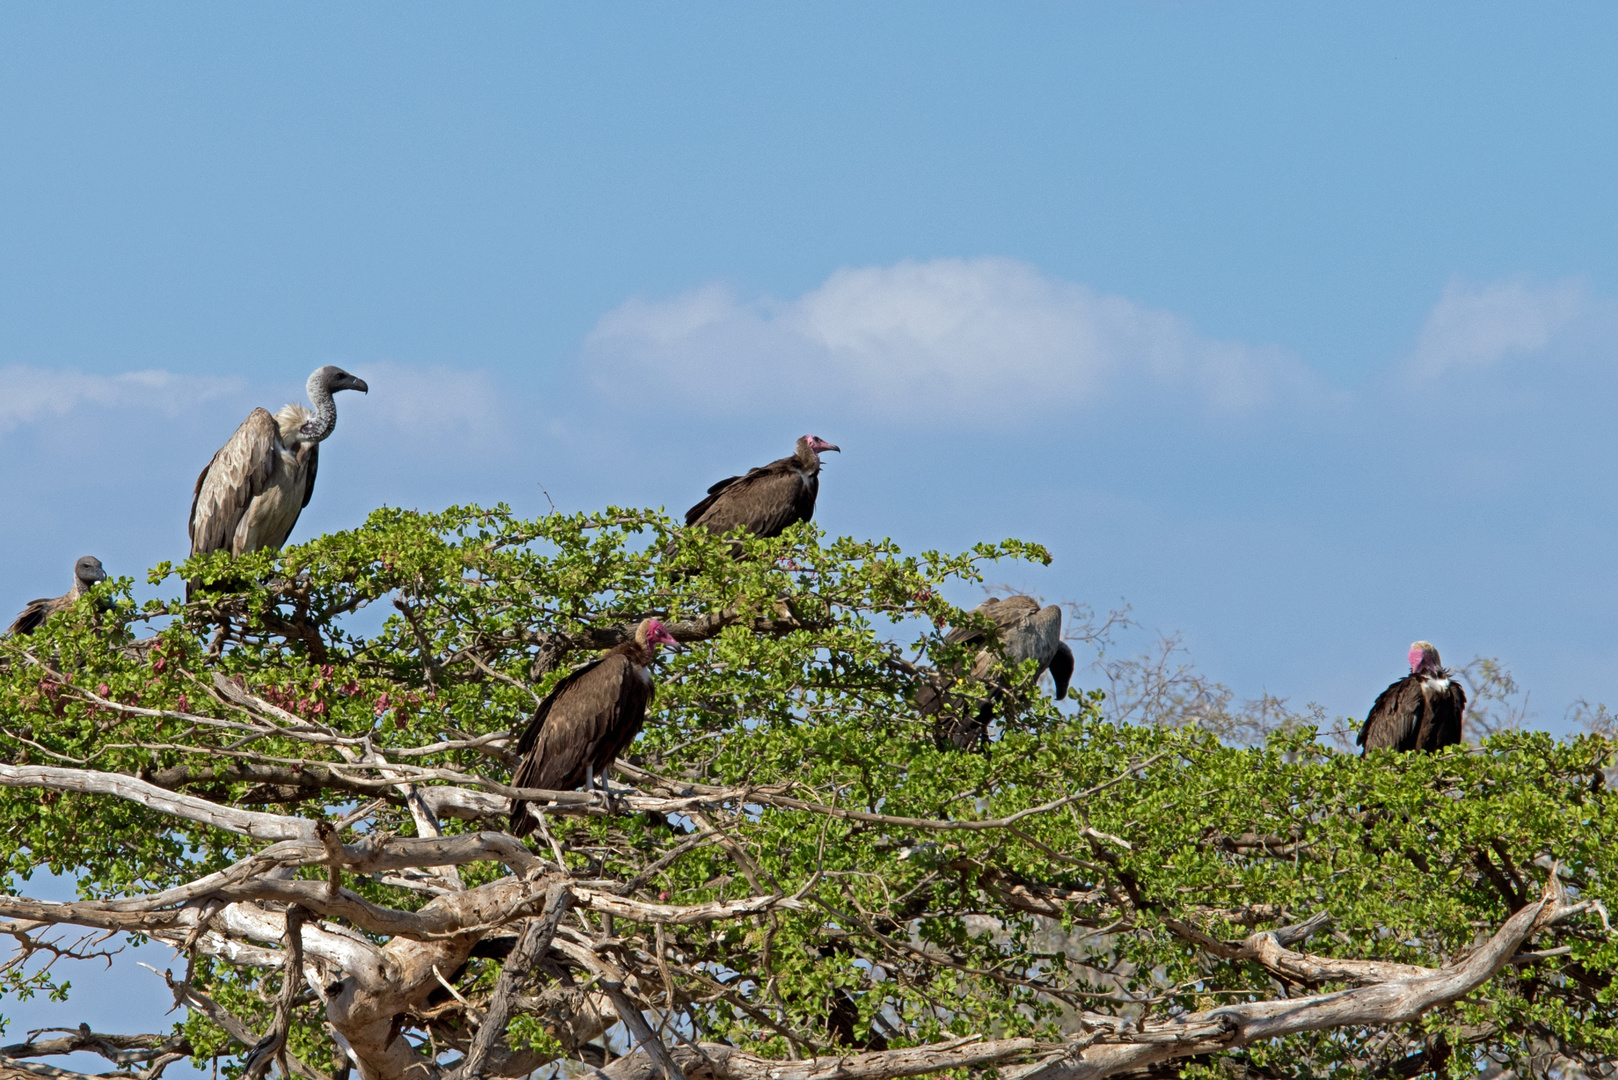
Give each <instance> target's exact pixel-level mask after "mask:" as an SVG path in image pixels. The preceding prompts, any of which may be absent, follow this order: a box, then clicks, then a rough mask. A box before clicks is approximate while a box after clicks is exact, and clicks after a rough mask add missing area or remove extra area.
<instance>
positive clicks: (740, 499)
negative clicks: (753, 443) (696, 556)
mask: <svg viewBox="0 0 1618 1080" xmlns="http://www.w3.org/2000/svg"><path fill="white" fill-rule="evenodd" d="M835 449H836V447H834V446H832V445H831V444H830V443H826V442H823V441H822V440H820V439H819V438H818V437H817V436H811V435H805V436H804V437H803V438H801V439H799V440H798V445H797V448H796V450H794V452H793V453H792V455H791V456H790V457H784V458H781V459H779V460H777V461H772V462H770V463H769V464H768V465H761V466H759V467H758V468H756V469H750V470H748V471H747V473H745V474H744V475H742V476H730V477H726V478H725V479H723V480H721V481H719V482H718V483H717V484H714V485H713V486H712V487H710V488H709V489H708V497H707V498H705V499H703V500H702V501H701V502H699V503H697V505H695V506H693V507H692V508H691V509H690V510H687V511H686V513H685V523H686V525H687V526H701V527H702V528H705V529H708V530H709V531H711V532H716V533H726V532H730V531H731V530H732V529H735V528H737V527H738V526H739V527H742V528H745V529H746V530H747V531H748V532H750V533H752V534H753V535H754V536H766V537H768V536H780V535H781V533H783V532H785V531H786V529H787V528H788V527H789V526H792V525H796V524H797V523H798V522H800V521H808V520H810V519H811V518H813V517H814V515H815V499H816V497H817V496H818V495H819V493H820V454H819V451H820V450H835Z"/></svg>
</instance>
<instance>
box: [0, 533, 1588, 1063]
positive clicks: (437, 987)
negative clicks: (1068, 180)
mask: <svg viewBox="0 0 1618 1080" xmlns="http://www.w3.org/2000/svg"><path fill="white" fill-rule="evenodd" d="M733 542H735V538H732V539H730V540H726V539H724V538H719V537H711V536H709V535H708V534H706V533H704V532H702V531H700V530H692V531H686V530H683V529H679V528H677V527H676V526H675V523H673V522H672V521H671V520H670V519H668V518H667V517H666V516H664V515H662V514H660V513H655V512H649V511H642V510H627V509H626V510H620V509H608V510H607V511H605V512H603V513H595V514H572V515H569V514H551V515H549V516H546V517H542V518H539V519H536V520H522V519H519V518H517V517H515V516H513V515H512V514H511V513H510V512H509V511H507V510H506V509H505V508H503V507H499V508H495V509H492V510H485V509H480V508H477V507H458V508H452V509H450V510H447V511H445V512H443V513H438V514H422V513H416V512H409V511H403V510H393V509H384V510H379V511H377V512H375V513H373V514H372V515H371V516H370V518H369V519H368V520H367V522H366V523H365V524H364V525H363V526H362V527H360V528H358V529H355V530H352V531H349V532H343V533H337V534H333V535H328V536H322V537H319V538H317V539H314V540H312V541H310V542H308V543H306V544H301V545H297V546H294V547H289V548H286V549H285V550H284V551H282V552H280V553H278V554H276V553H258V554H254V555H250V556H246V557H243V558H240V559H236V560H231V559H229V558H228V557H227V556H224V555H211V556H200V557H198V558H195V559H193V560H191V561H190V562H189V563H187V564H185V565H184V566H179V567H176V566H170V565H167V564H165V565H164V566H160V567H158V568H157V569H156V570H154V571H153V572H152V574H151V581H152V583H153V584H155V585H159V586H161V587H163V588H166V589H168V590H170V591H172V592H174V593H176V594H177V593H179V592H181V591H183V583H184V581H185V580H187V579H197V580H200V581H202V582H203V583H204V584H205V585H206V588H204V589H203V590H200V591H198V592H197V593H196V596H195V599H194V601H193V602H192V603H190V604H189V605H187V604H185V603H183V602H182V601H180V600H177V599H175V600H154V601H149V602H146V603H137V602H136V601H135V600H134V599H133V598H132V585H133V583H132V582H131V581H130V580H129V579H122V580H118V581H114V582H109V583H106V584H104V585H102V586H98V587H97V589H96V590H95V592H94V593H93V594H92V595H91V596H90V597H87V598H86V599H85V600H83V601H81V602H80V603H79V605H78V606H77V608H76V609H75V610H73V611H71V612H67V613H63V614H62V615H59V616H57V617H55V618H54V619H52V620H51V621H50V622H48V623H47V624H46V626H45V628H44V629H42V630H41V631H39V632H38V633H36V634H34V635H33V636H31V637H25V638H13V639H5V640H3V641H0V748H3V762H4V763H3V764H0V785H3V786H0V820H3V822H4V830H3V834H0V835H3V839H0V856H3V858H4V860H5V870H6V874H7V882H6V890H5V891H6V893H8V894H9V895H7V896H4V897H0V909H3V910H0V917H3V918H5V919H7V920H9V921H8V922H7V923H6V924H5V926H4V929H5V931H6V932H7V933H8V934H10V935H11V936H12V937H13V938H14V939H15V940H16V941H17V942H18V945H19V949H18V952H17V954H16V955H15V956H14V957H13V959H12V960H11V962H10V963H9V965H8V966H7V967H5V969H4V972H3V976H0V977H3V983H0V992H3V993H5V994H8V995H28V994H33V993H46V992H56V993H65V992H66V991H65V987H66V982H65V981H64V980H66V979H67V978H70V977H71V976H72V975H73V974H74V972H73V966H74V962H75V960H76V959H82V958H93V957H94V956H95V955H97V954H98V953H100V952H103V951H105V949H106V948H108V947H109V946H108V945H107V944H106V943H104V942H99V941H97V940H96V939H95V938H94V937H89V938H81V937H80V936H79V934H77V933H76V932H74V931H73V930H72V928H75V927H77V928H85V929H88V930H100V931H112V932H115V933H118V934H126V935H133V936H134V937H135V938H136V939H137V940H144V939H151V940H155V941H159V942H163V943H165V944H168V945H171V946H173V947H174V949H175V950H176V960H175V963H174V965H173V966H172V967H171V968H170V970H169V972H168V974H167V976H166V982H167V986H166V987H165V988H164V992H165V993H172V995H173V997H174V1000H175V1001H176V1003H177V1004H180V1005H183V1006H185V1012H184V1015H185V1017H186V1019H185V1020H184V1021H183V1022H182V1023H180V1024H178V1025H177V1026H176V1027H175V1029H174V1030H172V1031H168V1032H152V1033H139V1034H127V1033H126V1034H116V1033H105V1034H101V1033H93V1032H89V1031H88V1029H85V1030H84V1031H82V1032H77V1033H74V1032H70V1033H67V1034H66V1035H64V1036H63V1037H62V1038H57V1039H47V1038H35V1039H32V1040H30V1041H27V1042H23V1043H18V1044H15V1045H12V1046H8V1047H4V1048H0V1059H3V1060H0V1065H3V1066H5V1067H6V1068H11V1069H16V1070H23V1071H28V1070H34V1072H33V1075H50V1076H65V1077H72V1076H75V1075H76V1074H68V1073H63V1072H61V1071H60V1070H56V1071H50V1070H48V1069H47V1070H46V1071H44V1072H40V1071H39V1070H41V1069H45V1067H44V1066H38V1065H32V1064H28V1063H27V1061H28V1059H32V1058H36V1057H44V1056H48V1055H50V1054H54V1053H65V1052H67V1051H69V1050H73V1049H86V1048H88V1049H96V1050H98V1051H99V1052H102V1053H104V1054H106V1055H107V1056H109V1057H110V1058H112V1060H113V1061H114V1062H115V1064H116V1065H117V1066H118V1067H119V1068H120V1069H121V1070H122V1072H123V1073H126V1074H128V1075H138V1076H142V1077H146V1078H149V1080H155V1077H156V1076H157V1075H158V1074H160V1073H161V1072H162V1070H163V1069H164V1068H165V1067H167V1066H168V1065H169V1064H171V1063H173V1062H174V1061H178V1060H182V1059H185V1058H191V1059H194V1060H195V1061H196V1062H198V1063H199V1064H203V1063H207V1062H209V1061H212V1062H215V1063H217V1064H218V1065H219V1067H220V1068H222V1069H223V1070H224V1071H225V1073H226V1075H227V1076H236V1075H240V1074H243V1073H246V1074H249V1075H252V1076H260V1075H263V1074H264V1073H265V1071H267V1070H268V1069H270V1068H272V1067H279V1068H282V1069H285V1070H289V1071H290V1072H292V1073H295V1074H297V1075H299V1076H301V1077H305V1078H306V1080H328V1078H332V1077H334V1076H340V1075H342V1074H346V1073H348V1072H349V1071H350V1070H354V1069H357V1070H358V1071H359V1074H360V1075H361V1076H362V1077H365V1078H366V1080H404V1078H406V1077H409V1078H412V1080H437V1078H439V1077H445V1078H454V1080H462V1078H469V1077H472V1076H520V1075H525V1074H527V1073H529V1072H532V1071H534V1070H535V1069H540V1068H543V1067H547V1066H550V1065H551V1064H552V1063H557V1062H561V1063H564V1065H566V1063H573V1064H572V1065H566V1067H568V1068H583V1067H586V1066H589V1067H595V1068H600V1069H604V1070H605V1071H606V1072H607V1074H608V1075H609V1077H611V1080H631V1078H634V1080H640V1078H642V1077H644V1078H647V1080H649V1078H650V1077H652V1076H654V1075H663V1076H666V1077H668V1078H669V1080H678V1078H680V1077H684V1078H686V1080H703V1078H713V1080H764V1078H765V1077H770V1078H800V1077H801V1078H802V1080H811V1078H821V1077H825V1078H831V1077H834V1076H839V1075H842V1076H846V1077H850V1078H854V1077H858V1078H865V1080H887V1078H889V1077H899V1076H910V1075H918V1074H922V1073H929V1072H939V1071H951V1072H954V1073H957V1074H960V1075H966V1074H985V1075H989V1074H993V1075H996V1076H998V1077H1004V1078H1016V1080H1031V1078H1035V1077H1037V1078H1039V1080H1078V1078H1080V1077H1100V1076H1108V1075H1132V1076H1148V1075H1152V1076H1155V1075H1165V1076H1167V1075H1187V1076H1215V1075H1218V1076H1225V1075H1229V1076H1296V1075H1319V1076H1345V1077H1346V1076H1413V1075H1417V1074H1420V1073H1423V1072H1429V1071H1433V1070H1437V1069H1443V1068H1447V1069H1449V1070H1450V1071H1452V1072H1455V1071H1459V1072H1465V1071H1468V1070H1472V1069H1475V1068H1481V1067H1484V1066H1486V1065H1488V1064H1489V1063H1491V1062H1493V1063H1498V1064H1507V1065H1511V1066H1513V1067H1518V1068H1529V1067H1535V1068H1546V1067H1549V1066H1548V1064H1547V1063H1554V1062H1558V1061H1559V1062H1561V1063H1562V1067H1563V1068H1568V1067H1571V1066H1572V1063H1579V1064H1580V1067H1584V1068H1586V1069H1588V1070H1589V1071H1590V1073H1591V1074H1592V1075H1609V1074H1610V1073H1611V1072H1612V1070H1613V1067H1614V1062H1615V1060H1618V1028H1615V1023H1618V1000H1615V999H1618V990H1615V989H1614V987H1613V985H1612V974H1611V973H1612V972H1613V971H1614V970H1618V945H1615V944H1614V942H1613V939H1612V937H1611V935H1610V934H1609V932H1608V927H1607V925H1606V915H1605V907H1604V906H1603V905H1604V904H1611V903H1612V902H1613V901H1614V899H1615V894H1614V888H1615V885H1614V882H1615V881H1618V845H1615V843H1614V840H1615V838H1618V835H1615V834H1618V803H1615V801H1614V797H1613V795H1612V793H1611V790H1610V789H1609V787H1608V786H1607V783H1606V780H1607V777H1608V776H1609V775H1610V774H1609V771H1608V770H1609V769H1610V768H1611V766H1612V764H1613V760H1614V759H1613V752H1614V747H1613V744H1612V742H1611V740H1609V739H1605V738H1600V737H1596V736H1587V737H1582V738H1578V739H1572V740H1566V741H1556V740H1553V739H1551V738H1550V737H1548V736H1547V735H1544V734H1542V733H1522V732H1510V733H1504V734H1501V735H1498V736H1495V737H1493V738H1491V739H1489V740H1488V741H1487V742H1486V743H1485V744H1484V745H1483V746H1482V747H1480V748H1466V747H1456V748H1452V749H1450V750H1447V751H1445V752H1443V753H1439V754H1409V755H1402V756H1400V755H1390V754H1386V753H1377V754H1373V755H1372V756H1370V757H1369V758H1365V759H1362V758H1359V757H1355V756H1352V755H1348V754H1345V753H1342V752H1340V751H1338V750H1336V749H1333V748H1330V747H1327V746H1324V745H1322V744H1321V743H1320V742H1318V741H1317V740H1316V738H1315V732H1314V730H1313V729H1310V728H1293V729H1288V730H1285V731H1282V732H1279V733H1276V734H1275V735H1273V736H1272V737H1271V738H1270V740H1269V741H1268V742H1267V743H1266V744H1265V745H1263V746H1259V747H1238V746H1231V745H1229V744H1227V743H1225V742H1223V741H1221V740H1220V739H1219V738H1217V737H1216V736H1215V735H1214V734H1213V733H1210V732H1209V731H1206V730H1202V729H1199V728H1197V727H1194V726H1191V727H1180V728H1163V727H1155V726H1135V725H1129V724H1119V723H1114V722H1112V721H1110V720H1108V719H1107V718H1105V717H1104V715H1103V712H1102V695H1101V694H1100V693H1099V692H1098V691H1092V692H1089V693H1084V692H1080V691H1075V692H1074V693H1073V694H1072V696H1071V697H1072V699H1071V700H1070V701H1068V702H1066V703H1065V704H1063V705H1061V706H1059V705H1058V704H1057V703H1055V702H1053V701H1051V700H1050V699H1049V698H1048V697H1046V696H1044V695H1043V694H1042V693H1040V691H1039V689H1038V687H1037V685H1036V681H1035V665H1034V664H1033V663H1032V662H1030V663H1027V664H1025V665H1023V666H1022V667H1021V668H1018V667H1017V666H1016V665H1015V664H1010V663H1007V664H1005V665H1003V666H1002V668H1001V670H1000V671H999V673H998V676H997V679H996V681H995V685H994V686H992V687H991V686H987V685H969V684H964V683H963V684H957V685H956V687H955V693H956V694H958V695H960V696H961V697H962V698H963V699H964V700H966V701H967V702H969V703H970V702H972V701H974V700H978V699H982V698H984V697H985V696H987V695H990V694H994V695H995V708H996V710H997V711H996V715H997V717H998V721H997V733H996V736H995V738H994V740H993V742H992V743H991V745H990V747H989V749H988V751H987V752H986V753H982V754H977V753H963V752H958V751H951V752H946V751H941V750H940V749H938V748H937V747H936V746H935V744H934V741H933V738H932V725H931V723H930V722H928V721H926V720H924V719H922V718H921V717H919V716H918V715H917V710H916V707H915V704H914V698H915V694H916V692H917V690H918V689H919V688H921V687H922V686H923V685H925V684H926V683H927V682H928V681H929V680H936V679H937V678H939V677H940V675H939V673H940V672H947V671H960V670H964V669H965V667H966V666H967V665H968V664H969V663H970V660H971V656H970V655H969V654H970V653H972V652H973V651H974V650H975V649H976V648H977V646H970V647H964V646H953V645H947V644H945V643H944V641H943V633H944V630H945V628H947V627H948V626H951V625H962V624H963V622H965V621H967V620H969V619H970V618H972V616H969V615H968V614H967V613H966V612H963V611H962V610H960V609H958V608H956V607H954V606H952V605H951V604H950V603H948V602H947V601H946V600H945V599H944V597H943V594H944V592H945V591H946V590H947V587H949V586H951V585H953V584H957V583H960V582H981V581H982V580H983V579H984V575H985V572H986V570H987V569H988V568H989V567H991V566H992V565H993V564H995V563H996V562H997V561H999V560H1030V561H1033V562H1047V561H1049V556H1048V554H1047V553H1046V552H1045V551H1044V549H1043V548H1041V547H1039V546H1038V545H1035V544H1029V543H1023V542H1019V541H1012V540H1008V541H1005V542H1002V543H999V544H981V545H978V546H976V547H974V548H973V549H972V550H970V551H968V552H965V553H961V554H946V553H940V552H924V553H922V554H920V555H906V554H904V553H903V552H901V551H900V550H899V549H898V547H897V546H896V545H894V544H893V543H892V542H890V541H886V540H884V541H880V542H866V541H858V540H853V539H850V538H846V537H845V538H838V539H834V540H832V539H828V538H826V537H825V536H824V535H823V534H822V533H820V532H819V531H818V530H817V529H815V528H814V527H813V526H812V525H801V526H795V527H794V528H793V529H791V530H790V531H789V532H788V533H787V534H785V535H784V536H782V537H779V538H776V539H770V540H760V539H757V538H752V537H743V538H741V540H740V543H741V545H742V548H743V554H742V557H740V558H736V557H733V556H732V546H731V545H732V543H733ZM646 616H655V617H657V618H659V619H660V620H662V621H663V622H664V624H665V625H666V626H667V627H668V628H669V629H670V630H671V631H672V632H673V633H674V635H675V636H676V637H677V638H678V639H679V640H680V641H681V642H683V643H684V645H685V648H684V649H683V650H681V651H679V652H675V653H672V654H666V655H664V656H663V657H662V658H661V659H660V660H659V662H658V664H657V665H656V668H655V672H654V678H655V680H656V684H657V697H656V702H655V704H654V706H653V708H652V710H651V712H650V713H649V715H648V721H647V725H646V729H645V731H644V733H643V734H642V736H641V737H640V739H639V740H638V741H637V742H636V743H635V744H634V745H633V747H631V749H630V751H629V753H628V755H627V757H626V758H624V759H622V760H621V761H620V766H619V769H618V771H617V776H616V783H617V789H616V792H615V793H614V794H613V795H612V796H611V797H610V799H602V798H600V797H591V796H588V795H586V794H585V793H583V792H566V793H562V792H555V793H546V792H536V791H531V790H529V789H513V788H511V787H510V786H509V779H510V776H511V771H512V766H513V764H514V759H513V757H512V755H511V753H510V752H509V750H508V745H509V744H510V743H511V741H512V736H513V733H514V732H520V731H521V730H522V727H523V726H524V724H525V723H526V722H527V720H528V717H529V716H530V715H531V714H532V712H533V710H534V708H535V705H536V703H537V702H538V701H539V700H540V698H542V697H543V695H544V694H545V693H546V692H547V691H548V690H549V688H550V687H552V686H553V685H554V684H555V683H556V682H557V681H559V680H560V679H561V678H562V677H564V676H565V675H566V674H567V672H568V671H569V670H570V668H571V667H573V666H575V665H576V664H577V663H579V662H581V661H584V660H586V659H588V658H590V657H591V656H592V655H593V652H594V650H599V649H602V648H608V647H611V646H612V645H614V644H617V643H618V642H620V641H622V640H624V638H625V636H626V635H628V634H629V633H631V632H632V630H633V627H634V625H635V623H636V622H637V621H638V620H640V619H641V618H644V617H646ZM519 792H520V793H521V794H522V796H523V797H524V798H529V799H546V798H549V800H550V801H551V803H552V805H551V806H550V807H549V809H548V813H547V815H546V820H547V827H546V828H545V829H543V830H541V831H540V832H538V833H536V834H535V835H534V836H532V837H530V838H529V843H528V844H527V845H525V844H524V843H522V842H519V841H517V840H516V839H514V838H512V837H511V836H510V835H509V834H507V833H506V832H505V829H506V814H507V808H508V806H509V799H510V797H511V796H512V795H513V794H516V793H519ZM42 868H43V869H49V870H50V871H52V872H54V873H59V874H70V875H75V876H76V877H77V879H78V882H79V891H80V899H79V900H78V901H77V902H74V903H67V904H55V903H48V902H43V901H39V900H35V899H30V898H29V897H28V895H27V893H28V883H29V880H30V877H31V875H33V874H34V873H35V872H36V871H37V870H40V869H42ZM155 979H156V976H154V980H155ZM630 1047H635V1048H636V1049H635V1050H634V1051H633V1052H627V1051H628V1050H629V1048H630ZM120 1055H121V1056H120ZM1536 1062H1537V1063H1538V1064H1537V1065H1536V1064H1535V1063H1536ZM19 1075H20V1073H19Z"/></svg>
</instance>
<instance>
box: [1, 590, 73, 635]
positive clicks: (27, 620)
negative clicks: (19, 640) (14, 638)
mask: <svg viewBox="0 0 1618 1080" xmlns="http://www.w3.org/2000/svg"><path fill="white" fill-rule="evenodd" d="M60 599H61V597H49V596H42V597H40V598H39V599H38V600H30V601H28V605H27V606H26V607H24V608H23V609H22V613H21V614H20V615H18V616H17V618H16V619H15V620H13V621H12V624H11V626H10V627H8V628H7V630H6V633H8V634H32V633H33V632H34V631H35V630H38V629H39V628H40V627H41V626H44V625H45V619H46V617H47V616H49V615H53V614H55V613H56V611H57V610H59V609H58V608H57V607H56V606H55V605H56V604H57V602H58V601H59V600H60Z"/></svg>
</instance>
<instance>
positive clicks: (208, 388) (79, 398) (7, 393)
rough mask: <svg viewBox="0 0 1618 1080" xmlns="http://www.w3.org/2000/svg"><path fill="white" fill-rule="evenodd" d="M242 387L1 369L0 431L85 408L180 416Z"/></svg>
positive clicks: (131, 375) (193, 379) (141, 375)
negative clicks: (153, 410) (118, 409)
mask: <svg viewBox="0 0 1618 1080" xmlns="http://www.w3.org/2000/svg"><path fill="white" fill-rule="evenodd" d="M240 387H241V380H240V379H219V378H211V377H208V376H195V375H177V374H175V373H174V372H172V371H156V370H148V371H130V372H125V373H123V374H121V375H85V374H82V373H80V372H77V371H55V370H51V369H48V368H34V367H22V366H12V367H4V368H0V432H3V431H10V430H12V429H13V428H17V427H21V426H23V425H25V424H31V423H33V422H35V421H37V420H43V419H46V418H49V417H59V416H65V415H66V414H68V413H70V412H72V411H73V410H75V409H78V408H81V407H83V406H86V405H89V406H96V407H100V408H123V409H143V410H145V409H156V410H158V411H160V412H161V413H162V414H163V415H165V416H175V415H178V414H179V413H180V412H181V411H182V410H184V409H187V408H189V407H191V406H192V405H195V404H196V403H197V402H199V401H207V400H210V399H212V398H217V397H221V396H223V395H225V394H228V393H231V392H233V391H235V390H237V389H239V388H240Z"/></svg>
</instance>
